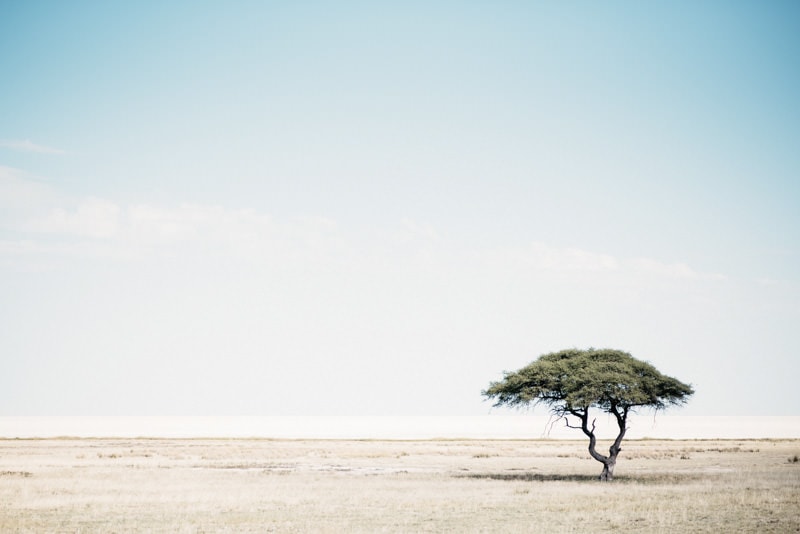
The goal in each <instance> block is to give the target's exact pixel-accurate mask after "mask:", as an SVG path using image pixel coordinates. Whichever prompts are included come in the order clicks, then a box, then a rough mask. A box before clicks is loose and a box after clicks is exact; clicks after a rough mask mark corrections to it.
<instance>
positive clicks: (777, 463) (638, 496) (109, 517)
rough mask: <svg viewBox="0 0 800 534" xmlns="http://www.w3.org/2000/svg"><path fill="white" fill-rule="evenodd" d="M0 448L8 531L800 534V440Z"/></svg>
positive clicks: (0, 492) (114, 443)
mask: <svg viewBox="0 0 800 534" xmlns="http://www.w3.org/2000/svg"><path fill="white" fill-rule="evenodd" d="M623 449H624V450H623V452H622V455H621V456H620V461H619V463H618V465H617V473H616V474H617V479H616V480H615V481H614V482H612V483H610V484H602V483H600V482H598V481H596V476H597V474H599V472H600V468H601V466H600V464H598V463H597V462H595V461H593V460H591V459H589V458H588V454H587V452H586V444H585V443H584V442H582V441H549V440H547V441H324V440H320V441H313V440H306V441H292V440H244V439H235V440H172V439H164V440H158V439H118V440H114V439H103V440H94V439H91V440H69V439H53V440H0V531H2V532H127V531H165V532H220V531H222V532H226V531H227V532H241V531H249V532H269V531H278V532H612V531H613V532H619V531H626V532H670V533H671V532H734V531H735V532H800V463H798V462H793V461H792V458H794V457H796V455H797V454H798V453H800V441H798V440H758V441H655V440H642V441H630V442H627V443H625V444H623Z"/></svg>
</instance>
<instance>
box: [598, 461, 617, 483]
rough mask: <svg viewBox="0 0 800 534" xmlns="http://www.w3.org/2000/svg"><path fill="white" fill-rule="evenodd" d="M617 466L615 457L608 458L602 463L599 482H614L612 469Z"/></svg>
mask: <svg viewBox="0 0 800 534" xmlns="http://www.w3.org/2000/svg"><path fill="white" fill-rule="evenodd" d="M616 465H617V457H616V456H613V457H611V456H609V457H608V459H607V460H606V461H605V462H603V472H602V473H600V480H601V481H602V482H611V481H612V480H614V467H615V466H616Z"/></svg>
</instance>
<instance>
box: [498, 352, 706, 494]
mask: <svg viewBox="0 0 800 534" xmlns="http://www.w3.org/2000/svg"><path fill="white" fill-rule="evenodd" d="M692 394H694V389H693V388H692V386H690V385H688V384H684V383H683V382H681V381H680V380H678V379H676V378H673V377H671V376H667V375H664V374H662V373H661V372H660V371H658V369H656V368H655V367H654V366H653V365H651V364H650V363H648V362H645V361H642V360H638V359H636V358H634V357H633V356H631V355H630V354H628V353H627V352H624V351H621V350H614V349H593V348H590V349H587V350H580V349H567V350H562V351H559V352H552V353H549V354H544V355H542V356H540V357H539V358H538V359H537V360H535V361H533V362H532V363H530V364H528V365H526V366H525V367H523V368H522V369H520V370H518V371H514V372H507V373H505V377H504V378H503V380H500V381H498V382H492V383H491V384H490V385H489V388H488V389H486V390H485V391H484V392H483V395H484V396H486V397H488V398H493V399H495V400H496V403H495V406H504V405H505V406H525V405H537V404H544V405H546V406H548V407H549V408H550V410H551V412H552V413H554V414H556V415H558V416H560V417H567V416H574V417H577V418H578V419H579V421H580V422H581V426H580V427H574V428H580V429H581V430H583V432H584V434H586V435H587V436H588V437H589V453H590V454H591V455H592V457H593V458H595V459H596V460H598V461H599V462H602V463H603V464H604V466H605V468H604V471H603V475H601V478H602V479H603V480H610V479H611V476H612V473H613V467H614V465H615V463H616V458H617V454H618V453H619V451H620V450H621V448H620V444H621V442H622V438H623V437H624V435H625V431H626V430H627V426H626V425H627V419H628V414H629V413H630V412H632V411H635V410H636V409H637V408H654V409H657V410H658V409H663V408H667V407H668V406H679V405H682V404H684V403H685V402H686V401H687V400H688V398H689V397H690V396H691V395H692ZM590 408H598V409H600V410H602V411H604V412H608V413H610V414H612V415H614V417H615V419H616V421H617V424H618V425H619V434H618V435H617V439H616V440H615V441H614V444H613V445H612V446H611V448H610V450H609V455H608V456H604V455H602V454H599V453H597V451H596V450H595V443H596V440H595V436H594V428H595V426H594V421H592V425H591V428H589V409H590ZM567 425H569V422H568V421H567Z"/></svg>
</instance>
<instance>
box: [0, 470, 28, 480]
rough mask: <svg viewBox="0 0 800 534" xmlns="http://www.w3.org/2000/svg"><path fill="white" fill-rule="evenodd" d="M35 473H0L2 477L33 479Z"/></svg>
mask: <svg viewBox="0 0 800 534" xmlns="http://www.w3.org/2000/svg"><path fill="white" fill-rule="evenodd" d="M32 476H33V473H31V472H30V471H0V477H23V478H29V477H32Z"/></svg>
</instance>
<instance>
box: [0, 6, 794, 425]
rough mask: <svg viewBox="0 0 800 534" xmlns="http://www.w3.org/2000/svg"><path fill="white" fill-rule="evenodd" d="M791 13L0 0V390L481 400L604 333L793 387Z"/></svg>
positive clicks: (225, 400) (667, 361) (48, 407)
mask: <svg viewBox="0 0 800 534" xmlns="http://www.w3.org/2000/svg"><path fill="white" fill-rule="evenodd" d="M798 35H800V8H799V7H798V6H797V5H796V4H795V3H792V2H771V3H766V4H763V3H759V4H757V3H754V2H753V3H748V2H703V3H700V4H698V3H694V2H678V3H670V4H661V5H654V4H642V3H633V2H614V3H608V4H602V5H601V4H597V3H590V2H585V3H584V2H573V3H516V2H503V3H477V2H469V3H463V2H461V3H455V2H452V3H446V2H442V3H435V5H431V3H413V2H412V3H403V4H389V3H385V4H381V3H349V2H336V3H332V2H331V3H326V2H307V3H296V2H293V3H288V2H287V3H277V2H232V3H226V4H225V5H223V4H222V3H213V2H203V3H199V2H184V3H182V2H169V3H167V5H164V3H156V2H152V3H149V2H137V3H129V4H122V3H114V4H109V3H104V2H76V3H60V2H25V3H22V2H20V3H5V4H3V5H2V6H1V7H0V79H2V84H0V275H1V281H0V290H1V291H2V293H3V294H4V298H3V301H2V304H0V320H2V323H3V324H4V329H5V332H4V333H3V335H2V336H0V353H2V354H4V357H3V359H2V362H0V371H2V372H1V373H0V406H2V407H3V408H2V410H3V412H4V413H6V414H9V415H13V414H20V415H26V414H43V415H59V414H109V415H114V414H163V415H169V414H187V415H188V414H207V415H212V414H264V415H276V414H283V413H286V414H341V415H347V414H392V415H393V414H425V413H434V414H444V415H447V414H476V413H485V412H486V411H488V405H487V404H485V403H483V402H482V400H481V398H480V395H479V392H480V390H481V389H482V388H484V387H485V386H486V384H487V383H488V382H489V381H491V380H494V379H496V378H498V377H499V376H500V372H501V371H503V370H511V369H515V368H517V367H519V366H521V365H523V364H524V363H526V362H527V361H529V360H531V359H533V358H535V357H536V356H537V355H539V354H541V353H544V352H548V351H550V350H558V349H561V348H566V347H571V346H611V347H615V348H622V349H625V350H629V351H631V352H632V353H633V354H634V355H635V356H638V357H641V358H644V359H648V360H650V361H651V362H653V363H654V364H656V365H657V366H658V367H659V368H661V369H662V370H664V371H665V372H667V373H670V374H674V375H675V376H678V377H679V378H681V379H683V380H685V381H689V382H692V383H694V384H695V386H696V388H697V391H698V393H697V395H696V398H695V399H694V401H693V402H692V403H691V404H690V405H689V406H688V407H687V408H686V409H685V413H697V414H709V415H712V414H745V413H748V414H758V413H772V412H773V411H777V412H779V413H784V414H797V406H800V397H798V395H799V394H798V393H797V391H798V390H797V388H796V387H795V386H794V384H793V383H792V377H794V376H796V375H797V371H798V370H800V369H798V363H797V358H796V356H795V355H794V352H793V350H792V348H793V343H792V341H793V339H792V337H791V334H792V332H793V330H794V329H795V325H796V324H800V313H799V312H798V306H797V305H796V302H797V301H798V300H797V299H798V296H800V295H798V293H800V292H799V291H798V284H799V283H800V277H798V273H800V232H799V230H800V215H798V213H799V212H800V210H798V209H797V206H798V201H800V184H799V182H800V180H798V170H799V169H800V161H799V160H800V156H799V155H798V154H800V151H799V150H798V149H797V147H798V146H800V99H798V98H797V95H798V94H800V78H799V76H800V59H799V58H800V56H798V54H797V50H798V45H800V43H799V42H798V41H799V40H800V37H798ZM754 390H755V391H767V390H768V391H771V392H775V393H774V395H775V396H776V399H775V401H774V402H772V403H770V404H769V405H758V406H753V405H751V401H750V398H749V396H742V395H741V391H754ZM775 406H777V408H775Z"/></svg>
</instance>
